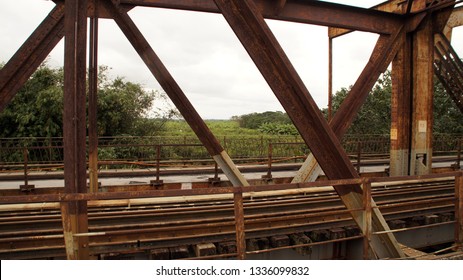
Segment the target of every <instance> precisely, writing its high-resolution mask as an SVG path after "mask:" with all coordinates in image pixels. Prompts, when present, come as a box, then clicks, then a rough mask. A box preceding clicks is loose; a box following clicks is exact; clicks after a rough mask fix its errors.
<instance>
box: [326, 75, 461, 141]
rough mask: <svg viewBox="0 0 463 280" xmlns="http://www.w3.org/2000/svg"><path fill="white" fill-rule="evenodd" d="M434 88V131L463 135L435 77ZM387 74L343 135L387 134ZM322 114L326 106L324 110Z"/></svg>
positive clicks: (337, 102) (339, 96)
mask: <svg viewBox="0 0 463 280" xmlns="http://www.w3.org/2000/svg"><path fill="white" fill-rule="evenodd" d="M435 81H436V82H435V87H434V129H433V132H434V134H463V121H462V115H461V112H460V111H459V110H458V108H457V106H456V105H455V103H454V102H453V101H452V99H451V98H450V96H449V95H448V94H447V93H446V92H445V90H444V89H443V87H442V85H441V83H440V82H439V81H438V79H437V78H436V79H435ZM391 92H392V81H391V73H390V72H389V71H387V72H386V73H384V74H383V77H382V78H381V79H379V80H378V82H377V83H376V85H375V86H374V88H373V90H372V91H371V92H370V94H369V95H368V97H367V100H366V101H365V104H363V106H362V108H361V110H360V112H359V113H358V115H357V117H356V118H355V120H354V122H353V124H352V126H351V127H350V128H349V130H348V132H347V134H355V135H365V134H389V131H390V125H391ZM348 93H349V90H347V89H346V88H342V89H341V90H339V91H338V92H336V94H335V95H334V96H333V111H334V112H336V110H337V109H338V108H339V107H340V106H341V103H342V101H343V100H344V99H345V98H346V96H347V94H348ZM324 112H325V113H326V109H325V110H324Z"/></svg>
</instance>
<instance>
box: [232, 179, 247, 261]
mask: <svg viewBox="0 0 463 280" xmlns="http://www.w3.org/2000/svg"><path fill="white" fill-rule="evenodd" d="M233 201H234V205H235V230H236V251H237V254H238V256H237V258H238V259H239V260H244V259H245V258H246V237H245V233H244V205H243V188H242V187H235V192H234V193H233Z"/></svg>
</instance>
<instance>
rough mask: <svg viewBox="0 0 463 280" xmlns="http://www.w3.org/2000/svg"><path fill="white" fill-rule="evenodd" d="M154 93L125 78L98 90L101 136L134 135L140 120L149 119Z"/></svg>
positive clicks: (113, 81)
mask: <svg viewBox="0 0 463 280" xmlns="http://www.w3.org/2000/svg"><path fill="white" fill-rule="evenodd" d="M153 101H154V92H146V91H145V90H144V89H143V88H142V87H141V85H140V84H135V83H131V82H125V81H124V79H123V78H120V77H117V78H116V79H114V80H112V81H110V82H109V83H105V86H104V87H102V88H100V89H99V90H98V130H99V133H98V134H99V135H101V136H115V135H121V134H132V132H133V128H134V127H135V125H136V123H137V121H138V120H140V119H142V118H145V117H147V112H148V110H149V109H150V108H151V106H152V104H153Z"/></svg>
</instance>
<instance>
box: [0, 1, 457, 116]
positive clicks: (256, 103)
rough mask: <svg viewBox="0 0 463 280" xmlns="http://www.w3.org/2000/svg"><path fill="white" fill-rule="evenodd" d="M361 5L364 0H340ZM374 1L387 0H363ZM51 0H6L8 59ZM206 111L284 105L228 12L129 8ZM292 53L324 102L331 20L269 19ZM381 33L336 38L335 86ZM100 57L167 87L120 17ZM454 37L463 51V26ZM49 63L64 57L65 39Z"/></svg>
mask: <svg viewBox="0 0 463 280" xmlns="http://www.w3.org/2000/svg"><path fill="white" fill-rule="evenodd" d="M332 2H338V3H341V2H342V3H347V4H351V5H360V4H358V2H359V1H356V0H343V1H341V0H340V1H332ZM361 2H362V4H361V6H362V7H371V6H373V5H375V4H378V3H380V2H381V1H380V0H362V1H361ZM53 5H54V4H53V2H51V1H46V0H15V1H12V0H10V1H7V0H1V2H0V38H1V40H2V43H1V48H0V62H2V61H3V62H6V61H8V60H9V59H10V57H11V56H12V55H13V54H14V52H15V51H16V50H17V49H18V48H19V47H20V46H21V44H22V43H23V42H24V41H25V40H26V39H27V37H28V36H29V35H30V33H31V32H33V30H34V29H35V28H36V27H37V25H38V24H39V23H40V22H41V21H42V20H43V18H44V17H45V16H46V15H47V14H48V13H49V11H50V10H51V9H52V8H53ZM129 15H130V16H131V18H132V19H133V20H134V21H135V23H136V24H137V26H138V28H139V29H141V31H142V32H143V34H144V36H145V37H146V38H147V40H148V41H149V42H150V44H151V46H152V47H153V49H154V50H155V52H156V53H157V54H158V55H159V56H160V58H161V59H162V61H163V62H164V64H165V65H166V67H167V68H168V69H169V71H170V72H171V74H172V75H173V77H174V78H175V79H176V81H177V83H178V84H179V85H180V87H181V88H182V89H183V91H184V92H185V94H186V95H187V96H188V98H189V99H190V101H191V102H192V103H193V105H194V106H195V108H196V110H197V111H198V112H199V114H200V115H201V116H202V117H203V118H205V119H228V118H230V117H232V116H235V115H242V114H248V113H252V112H264V111H275V110H283V109H282V107H281V106H280V104H279V102H278V101H277V99H276V98H275V96H274V94H273V92H272V91H271V90H270V88H269V87H268V85H267V84H266V82H265V81H264V79H263V78H262V76H261V74H260V73H259V71H258V70H257V68H256V67H255V66H254V64H253V62H252V61H251V59H250V58H249V56H248V54H247V53H246V51H245V50H244V48H243V46H242V45H241V44H240V42H239V41H238V39H237V38H236V36H235V34H234V33H233V31H232V30H231V29H230V27H229V26H228V24H227V23H226V22H225V20H224V19H223V17H222V16H221V15H217V14H207V13H196V12H188V11H178V10H167V9H157V8H135V9H134V10H132V11H130V12H129ZM267 23H268V24H269V26H270V28H271V29H272V31H273V32H274V34H275V36H276V37H277V39H278V40H279V42H280V44H281V45H282V47H283V49H284V50H285V51H286V54H287V55H288V57H289V58H290V60H291V62H292V63H293V65H294V67H295V68H296V70H297V71H298V73H299V75H300V76H301V78H302V80H303V81H304V83H305V84H306V87H307V88H308V89H309V91H310V93H311V95H312V97H313V98H314V99H315V101H316V102H317V104H318V106H319V107H320V108H325V107H326V106H327V100H328V97H327V95H328V36H327V28H326V27H320V26H313V25H306V24H296V23H288V22H280V21H271V20H267ZM377 38H378V36H377V35H375V34H369V33H363V32H354V33H351V34H349V35H345V36H343V37H340V38H337V39H335V40H334V47H333V56H334V64H333V69H334V71H333V79H334V81H333V88H334V91H336V90H338V89H340V88H341V87H348V86H349V85H351V84H353V83H354V82H355V80H356V79H357V77H358V75H359V74H360V72H361V71H362V69H363V67H364V66H365V64H366V62H367V61H368V58H369V56H370V54H371V51H372V49H373V47H374V44H375V42H376V40H377ZM99 40H100V41H99V43H100V45H99V48H100V49H99V63H100V64H102V65H107V66H109V67H110V68H111V72H110V73H111V75H112V76H122V77H125V78H126V80H127V81H132V82H137V83H140V84H142V85H143V86H144V87H145V88H147V89H154V90H161V88H160V86H159V84H158V83H157V82H156V80H155V79H154V78H153V76H152V75H151V73H150V72H149V71H148V69H147V67H146V66H145V65H144V63H143V62H142V61H141V59H140V58H139V56H138V55H137V53H136V52H135V51H134V50H133V48H132V46H131V45H130V43H129V42H128V41H127V40H126V39H125V37H124V35H123V34H122V32H121V31H120V30H119V29H118V27H117V25H116V24H115V23H114V22H112V21H110V20H100V37H99ZM452 44H453V46H454V48H456V50H457V52H458V53H459V54H460V56H462V54H463V28H462V27H459V28H456V29H455V30H454V36H453V39H452ZM48 61H49V65H51V66H53V67H60V66H62V65H63V42H61V43H60V44H59V45H58V46H57V47H56V48H55V50H54V51H53V52H52V53H51V55H50V57H49V59H48Z"/></svg>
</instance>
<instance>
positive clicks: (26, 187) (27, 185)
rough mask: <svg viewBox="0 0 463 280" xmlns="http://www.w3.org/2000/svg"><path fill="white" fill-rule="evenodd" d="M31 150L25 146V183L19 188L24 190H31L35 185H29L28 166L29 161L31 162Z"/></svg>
mask: <svg viewBox="0 0 463 280" xmlns="http://www.w3.org/2000/svg"><path fill="white" fill-rule="evenodd" d="M28 154H29V151H28V150H27V148H26V147H24V148H23V158H24V185H20V186H19V190H20V191H22V192H30V191H31V190H33V189H34V187H35V186H34V185H29V174H28V173H29V167H28V162H29V156H28Z"/></svg>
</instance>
